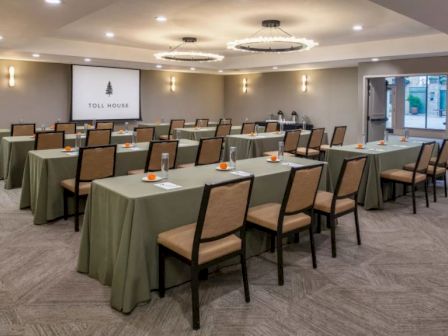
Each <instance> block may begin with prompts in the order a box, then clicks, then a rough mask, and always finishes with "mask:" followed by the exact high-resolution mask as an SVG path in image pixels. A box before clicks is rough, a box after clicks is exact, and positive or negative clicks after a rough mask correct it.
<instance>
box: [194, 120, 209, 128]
mask: <svg viewBox="0 0 448 336" xmlns="http://www.w3.org/2000/svg"><path fill="white" fill-rule="evenodd" d="M207 126H208V119H196V127H207Z"/></svg>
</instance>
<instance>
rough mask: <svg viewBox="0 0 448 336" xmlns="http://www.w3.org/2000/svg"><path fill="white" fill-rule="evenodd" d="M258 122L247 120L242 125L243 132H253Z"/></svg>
mask: <svg viewBox="0 0 448 336" xmlns="http://www.w3.org/2000/svg"><path fill="white" fill-rule="evenodd" d="M255 127H256V124H255V123H254V122H245V123H243V125H242V126H241V134H251V133H254V132H255Z"/></svg>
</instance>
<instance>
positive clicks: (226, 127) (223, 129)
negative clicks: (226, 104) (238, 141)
mask: <svg viewBox="0 0 448 336" xmlns="http://www.w3.org/2000/svg"><path fill="white" fill-rule="evenodd" d="M231 131H232V124H220V125H218V126H216V131H215V138H217V137H222V138H225V137H226V136H228V135H230V132H231Z"/></svg>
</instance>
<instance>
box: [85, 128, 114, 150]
mask: <svg viewBox="0 0 448 336" xmlns="http://www.w3.org/2000/svg"><path fill="white" fill-rule="evenodd" d="M110 135H111V130H110V129H94V130H88V131H87V141H86V143H87V146H88V147H92V146H105V145H109V144H110Z"/></svg>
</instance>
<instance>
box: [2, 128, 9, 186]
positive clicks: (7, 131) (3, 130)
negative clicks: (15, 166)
mask: <svg viewBox="0 0 448 336" xmlns="http://www.w3.org/2000/svg"><path fill="white" fill-rule="evenodd" d="M10 134H11V131H10V130H9V129H4V128H1V129H0V144H1V141H2V139H3V138H4V137H7V136H9V135H10ZM0 180H3V164H2V146H1V145H0Z"/></svg>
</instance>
